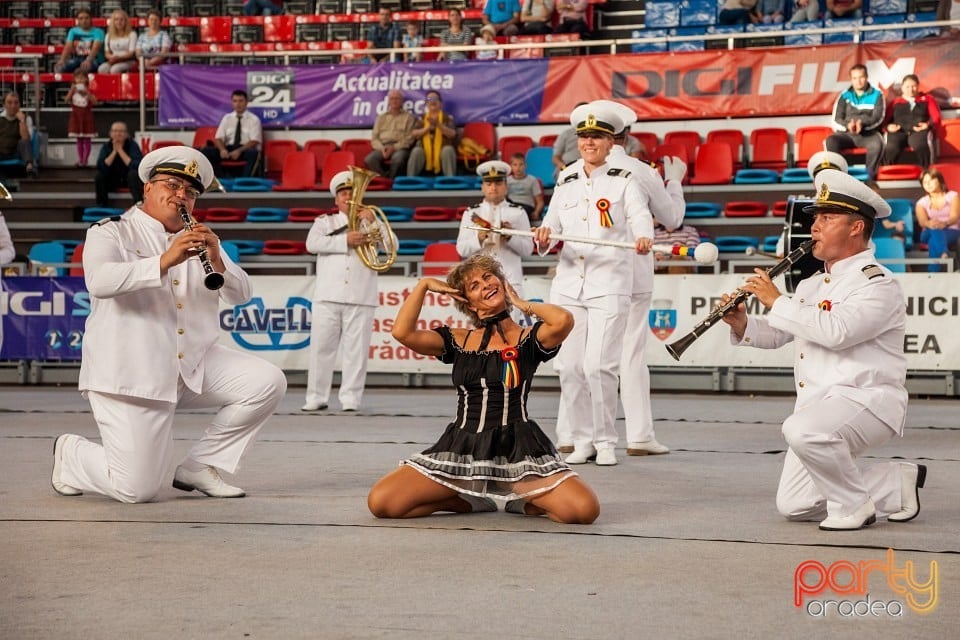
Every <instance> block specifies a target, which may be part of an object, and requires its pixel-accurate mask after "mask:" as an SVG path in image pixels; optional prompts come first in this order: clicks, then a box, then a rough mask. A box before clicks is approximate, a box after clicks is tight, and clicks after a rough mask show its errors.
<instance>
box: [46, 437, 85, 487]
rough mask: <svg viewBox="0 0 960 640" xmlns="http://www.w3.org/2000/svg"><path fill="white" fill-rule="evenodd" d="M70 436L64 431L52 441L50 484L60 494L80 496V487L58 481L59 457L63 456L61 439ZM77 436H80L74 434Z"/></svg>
mask: <svg viewBox="0 0 960 640" xmlns="http://www.w3.org/2000/svg"><path fill="white" fill-rule="evenodd" d="M68 436H70V434H69V433H64V434H62V435H59V436H57V438H56V440H54V441H53V472H52V473H51V474H50V484H52V485H53V490H54V491H56V492H57V493H59V494H60V495H62V496H82V495H83V491H80V489H77V488H74V487H71V486H70V485H68V484H64V483H63V482H61V481H60V465H61V464H62V463H61V458H62V457H63V441H64V438H67V437H68ZM74 437H77V438H79V437H80V436H74Z"/></svg>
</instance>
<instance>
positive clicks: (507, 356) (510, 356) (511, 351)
mask: <svg viewBox="0 0 960 640" xmlns="http://www.w3.org/2000/svg"><path fill="white" fill-rule="evenodd" d="M519 355H520V352H519V351H517V348H516V347H507V348H506V349H504V350H503V351H501V352H500V358H501V359H502V360H503V361H504V362H512V361H514V360H516V359H517V357H518V356H519Z"/></svg>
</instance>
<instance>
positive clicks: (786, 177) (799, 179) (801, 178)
mask: <svg viewBox="0 0 960 640" xmlns="http://www.w3.org/2000/svg"><path fill="white" fill-rule="evenodd" d="M780 182H784V183H786V182H789V183H793V184H799V183H803V182H813V178H811V177H810V172H809V171H807V169H806V168H805V167H790V168H788V169H784V170H783V173H781V174H780Z"/></svg>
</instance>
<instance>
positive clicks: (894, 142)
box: [883, 73, 941, 167]
mask: <svg viewBox="0 0 960 640" xmlns="http://www.w3.org/2000/svg"><path fill="white" fill-rule="evenodd" d="M919 89H920V78H918V77H917V76H916V75H915V74H912V73H910V74H907V75H906V76H904V77H903V80H902V81H901V82H900V96H899V97H897V98H894V100H893V102H891V103H890V106H889V107H887V127H886V129H887V142H886V145H885V146H884V148H883V161H884V164H895V163H896V162H897V161H898V160H899V158H900V154H901V153H902V152H903V150H904V149H906V148H907V147H910V148H912V149H913V152H914V153H915V154H916V155H917V163H918V164H919V165H920V166H921V167H926V166H928V165H929V164H930V158H931V155H930V145H931V144H932V142H933V139H934V137H935V136H936V133H937V130H938V129H939V128H940V122H941V121H940V107H938V106H937V101H936V100H934V99H933V97H932V96H930V95H928V94H926V93H923V92H922V91H920V90H919Z"/></svg>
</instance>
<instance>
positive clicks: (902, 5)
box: [868, 0, 907, 16]
mask: <svg viewBox="0 0 960 640" xmlns="http://www.w3.org/2000/svg"><path fill="white" fill-rule="evenodd" d="M868 12H869V13H870V15H873V16H885V15H890V14H892V13H906V12H907V0H870V6H869V8H868Z"/></svg>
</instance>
